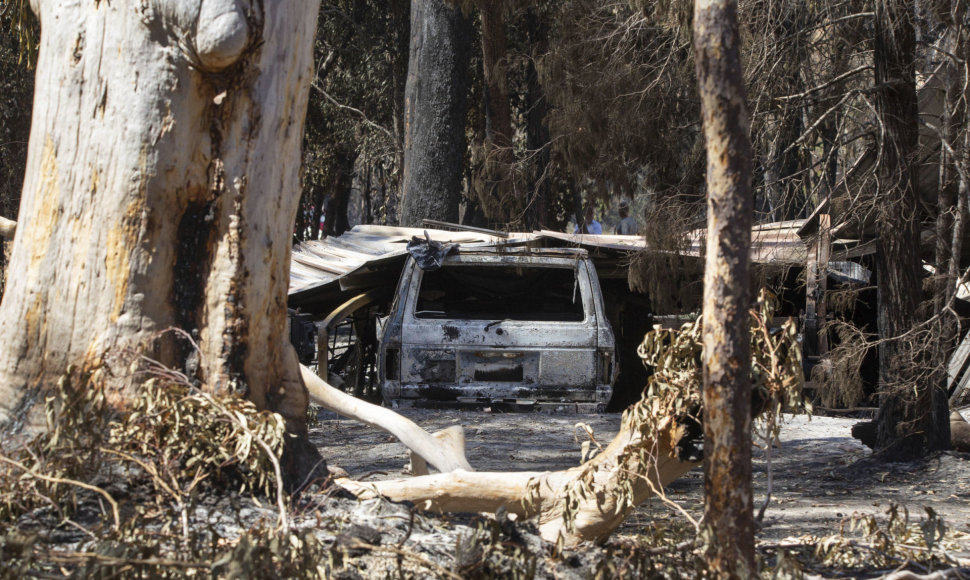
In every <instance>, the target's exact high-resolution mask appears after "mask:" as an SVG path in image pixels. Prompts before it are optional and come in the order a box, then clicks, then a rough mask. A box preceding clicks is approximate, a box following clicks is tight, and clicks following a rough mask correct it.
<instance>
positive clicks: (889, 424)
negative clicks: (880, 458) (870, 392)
mask: <svg viewBox="0 0 970 580" xmlns="http://www.w3.org/2000/svg"><path fill="white" fill-rule="evenodd" d="M914 18H915V8H914V6H913V4H912V2H911V1H906V0H878V1H877V2H876V18H875V36H876V37H875V50H874V57H873V58H874V66H875V76H876V78H875V81H876V87H877V90H876V91H875V97H876V98H875V101H876V110H877V113H878V115H879V122H880V124H881V133H880V134H881V135H882V140H881V142H880V144H879V145H880V164H879V167H878V172H879V185H880V187H879V189H880V195H881V198H880V200H879V204H878V208H879V215H878V216H877V222H876V227H877V232H878V236H879V240H878V247H877V252H876V271H877V276H878V325H879V335H880V338H882V339H883V342H880V345H879V366H880V369H879V382H880V403H879V415H878V418H877V440H876V447H877V449H880V450H882V451H883V452H884V453H885V454H886V455H887V456H888V457H892V458H912V457H918V456H920V455H922V454H924V453H925V452H926V451H928V450H932V449H945V448H948V447H949V444H950V433H949V425H950V423H949V413H948V411H947V404H946V392H945V391H941V389H940V385H939V384H934V382H933V381H930V380H928V377H925V376H924V377H920V374H921V373H920V368H919V367H920V365H919V362H918V360H917V357H916V356H914V354H913V353H915V351H916V350H917V349H918V347H919V345H918V344H917V341H915V340H912V339H910V340H906V339H905V338H900V337H902V335H904V334H905V333H906V332H907V331H910V330H912V329H913V328H914V326H915V325H916V323H917V307H918V306H919V303H920V293H921V282H920V278H919V273H920V271H921V270H922V263H921V260H920V255H919V250H920V245H919V244H920V237H919V223H918V217H917V214H918V212H919V199H918V192H917V190H916V157H917V145H918V136H919V125H918V123H919V110H918V106H917V100H916V76H915V68H914V54H915V31H914V25H913V19H914ZM886 339H897V340H888V341H887V340H886Z"/></svg>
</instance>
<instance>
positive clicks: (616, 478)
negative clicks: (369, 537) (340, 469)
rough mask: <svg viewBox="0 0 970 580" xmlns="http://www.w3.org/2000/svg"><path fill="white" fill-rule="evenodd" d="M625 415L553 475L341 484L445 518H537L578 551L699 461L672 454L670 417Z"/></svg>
mask: <svg viewBox="0 0 970 580" xmlns="http://www.w3.org/2000/svg"><path fill="white" fill-rule="evenodd" d="M641 426H642V423H640V422H639V421H637V420H636V419H634V418H633V416H632V413H631V412H630V411H627V413H626V414H624V417H623V422H622V426H621V429H620V433H619V434H617V436H616V437H615V438H614V439H613V441H612V442H611V443H610V445H609V446H608V447H607V448H606V449H605V450H604V451H603V452H602V453H600V454H599V455H597V456H596V457H594V458H593V459H590V460H589V461H587V462H586V463H584V464H582V465H580V466H577V467H573V468H570V469H567V470H564V471H554V472H541V473H540V472H467V471H453V472H450V473H440V474H436V475H426V476H421V477H412V478H408V479H398V480H388V481H378V482H360V481H352V480H348V479H339V480H337V484H338V485H340V486H341V487H343V488H344V489H346V490H348V491H350V492H351V493H353V494H355V495H357V496H358V497H361V498H370V497H376V496H383V497H386V498H388V499H391V500H393V501H411V502H414V503H415V504H417V505H418V506H419V507H422V508H424V509H428V510H433V511H440V512H492V513H494V512H497V511H498V510H500V509H504V510H506V511H507V512H509V513H514V514H517V515H520V516H522V517H527V518H528V517H534V516H538V519H539V533H540V535H541V536H542V537H543V538H544V539H546V540H548V541H550V542H558V541H562V542H563V545H565V546H575V545H577V544H579V543H581V542H584V541H603V540H605V539H606V538H607V537H609V535H610V534H611V533H612V532H613V531H614V530H615V529H616V528H617V526H619V525H620V523H621V522H622V521H623V519H624V518H625V517H626V516H627V514H628V513H629V512H630V511H631V510H633V508H635V507H636V506H638V505H639V504H641V503H643V501H645V500H646V499H647V498H648V497H650V496H652V495H654V493H655V490H659V489H661V488H663V487H664V486H665V485H667V484H669V483H670V482H672V481H674V480H675V479H677V478H678V477H680V476H681V475H683V474H684V473H686V472H687V471H690V470H691V469H693V468H694V467H696V466H697V465H699V464H700V463H699V462H691V461H681V460H680V459H678V458H677V457H676V455H675V453H674V446H675V445H676V444H677V442H678V441H679V440H680V437H681V435H682V430H681V429H680V428H679V427H678V426H677V425H676V423H675V422H674V421H673V420H672V419H669V418H668V419H664V420H662V421H660V423H659V425H658V428H656V429H655V430H651V429H642V428H640V427H641Z"/></svg>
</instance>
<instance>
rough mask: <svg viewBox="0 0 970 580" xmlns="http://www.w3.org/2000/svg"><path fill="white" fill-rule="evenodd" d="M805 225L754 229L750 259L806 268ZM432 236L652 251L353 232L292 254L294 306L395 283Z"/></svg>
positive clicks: (640, 245) (544, 237)
mask: <svg viewBox="0 0 970 580" xmlns="http://www.w3.org/2000/svg"><path fill="white" fill-rule="evenodd" d="M803 223H804V220H799V221H790V222H779V223H774V224H765V225H759V226H756V227H755V228H754V229H753V230H752V245H751V259H752V260H753V261H754V262H757V263H765V264H780V265H797V264H804V263H805V258H806V246H805V243H804V241H802V240H801V239H800V238H799V237H798V233H797V232H798V229H799V228H800V227H801V226H802V225H803ZM703 233H704V232H703V230H697V231H695V232H693V234H692V239H693V240H694V242H693V244H692V246H691V248H690V249H689V250H687V251H686V252H685V253H686V254H687V255H692V256H697V257H699V256H701V255H702V254H701V244H702V243H703V239H704V237H703ZM425 235H428V236H429V237H430V238H431V239H432V240H435V241H438V242H444V243H455V244H462V245H465V246H468V245H472V246H493V245H510V244H511V245H523V244H528V245H534V246H538V247H562V246H568V247H583V248H586V249H588V250H591V251H594V250H595V251H596V252H595V253H596V254H599V255H604V254H605V255H609V256H612V257H614V258H616V257H622V256H623V255H624V254H627V253H630V252H639V251H649V248H648V246H647V244H646V241H645V239H644V238H643V237H641V236H617V235H588V234H586V235H584V234H565V233H561V232H554V231H549V230H542V231H539V232H533V233H526V232H517V233H510V234H508V237H507V238H506V237H498V236H494V235H490V234H487V233H479V232H468V231H445V230H437V229H422V228H400V227H392V226H373V225H360V226H355V227H354V228H353V229H351V230H350V231H348V232H345V233H344V234H342V235H340V236H339V237H329V238H326V239H324V240H319V241H309V242H304V243H301V244H299V245H297V246H295V247H294V248H293V258H292V265H291V271H290V289H289V293H290V299H291V302H294V301H296V302H308V301H310V300H316V301H318V302H320V303H321V304H322V306H321V308H326V306H327V305H329V304H331V303H333V302H334V301H338V300H341V299H345V298H346V295H347V294H348V293H349V292H351V291H352V290H354V289H360V288H365V287H367V286H368V285H373V284H375V283H387V280H389V279H393V280H396V279H397V274H396V273H395V269H396V270H397V272H399V271H400V265H397V264H396V262H398V261H402V262H403V259H404V256H405V255H406V247H407V243H408V241H410V240H411V239H412V238H413V237H415V236H417V237H421V238H423V237H424V236H425Z"/></svg>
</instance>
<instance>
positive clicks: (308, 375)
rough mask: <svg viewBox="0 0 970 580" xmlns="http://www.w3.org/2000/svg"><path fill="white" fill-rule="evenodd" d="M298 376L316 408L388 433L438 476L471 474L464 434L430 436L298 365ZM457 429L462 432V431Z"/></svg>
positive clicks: (397, 415) (453, 429)
mask: <svg viewBox="0 0 970 580" xmlns="http://www.w3.org/2000/svg"><path fill="white" fill-rule="evenodd" d="M300 374H301V375H302V376H303V382H304V384H306V387H307V390H308V391H309V392H310V400H312V401H313V402H314V403H316V404H317V405H320V406H321V407H323V408H325V409H329V410H331V411H333V412H334V413H337V414H339V415H343V416H344V417H347V418H349V419H355V420H357V421H360V422H361V423H365V424H367V425H370V426H371V427H376V428H378V429H383V430H384V431H387V432H389V433H391V434H392V435H394V436H395V437H397V438H398V439H399V440H400V441H401V443H403V444H404V445H405V446H406V447H407V448H408V449H410V450H411V451H413V452H414V453H415V454H417V455H418V456H420V457H421V458H422V459H423V460H424V461H426V462H427V463H430V464H431V465H433V466H435V467H436V468H437V469H438V470H439V471H441V472H448V471H455V470H458V469H460V470H464V471H472V467H471V465H469V464H468V460H467V459H466V458H465V436H464V434H463V433H461V434H460V436H459V434H458V433H456V432H455V428H454V427H452V428H450V429H448V430H445V431H446V432H447V433H445V432H443V433H442V435H438V436H435V435H432V434H430V433H428V432H427V431H425V430H424V429H422V428H421V427H419V426H418V425H417V424H416V423H414V421H411V420H410V419H408V418H407V417H404V416H402V415H399V414H397V413H395V412H394V411H392V410H390V409H385V408H384V407H380V406H378V405H373V404H371V403H368V402H367V401H363V400H361V399H357V398H355V397H352V396H351V395H348V394H347V393H344V392H343V391H341V390H339V389H337V388H335V387H333V386H331V385H330V384H328V383H327V382H326V381H324V380H323V379H321V378H320V377H318V376H317V374H316V373H314V372H313V371H312V370H310V369H308V368H307V367H305V366H303V365H300ZM457 429H458V430H461V427H457ZM425 472H426V468H425Z"/></svg>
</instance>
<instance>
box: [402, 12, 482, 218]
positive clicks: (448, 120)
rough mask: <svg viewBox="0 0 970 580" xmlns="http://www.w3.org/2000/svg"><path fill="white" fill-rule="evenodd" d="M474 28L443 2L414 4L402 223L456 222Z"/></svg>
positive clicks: (407, 96)
mask: <svg viewBox="0 0 970 580" xmlns="http://www.w3.org/2000/svg"><path fill="white" fill-rule="evenodd" d="M470 37H471V29H470V26H469V22H468V20H467V19H466V18H465V16H463V15H462V13H461V9H460V8H458V7H453V6H449V5H447V4H445V2H444V1H443V0H412V1H411V49H410V60H409V65H408V78H407V85H406V87H405V97H404V116H405V117H404V118H405V122H404V126H405V133H404V178H403V183H402V188H401V196H402V198H401V212H400V223H401V225H402V226H420V225H421V220H422V219H424V218H430V219H436V220H442V221H448V222H457V221H458V204H459V201H460V199H461V196H460V189H461V177H462V170H463V167H464V159H465V112H466V107H467V103H466V99H465V92H466V91H465V89H466V84H467V75H468V58H469V39H470Z"/></svg>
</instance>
